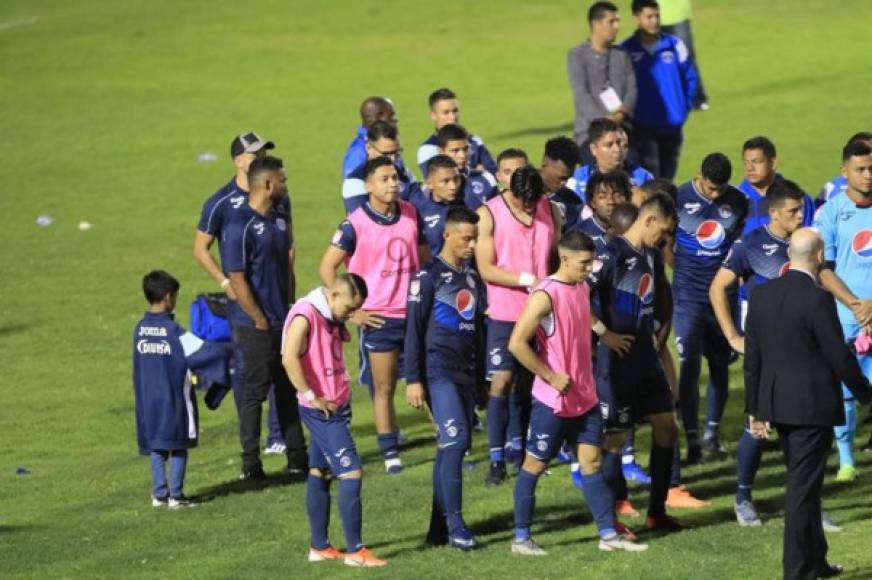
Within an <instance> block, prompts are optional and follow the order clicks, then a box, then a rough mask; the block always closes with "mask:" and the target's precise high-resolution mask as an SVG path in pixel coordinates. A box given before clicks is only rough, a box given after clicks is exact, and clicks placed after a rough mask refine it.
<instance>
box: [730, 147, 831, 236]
mask: <svg viewBox="0 0 872 580" xmlns="http://www.w3.org/2000/svg"><path fill="white" fill-rule="evenodd" d="M742 164H743V166H744V167H745V179H743V180H742V183H740V184H739V191H741V192H742V193H744V194H745V196H747V198H748V219H747V220H745V231H744V232H742V233H743V234H747V233H750V232H752V231H753V230H756V229H757V228H759V227H760V226H763V225H766V224H768V223H769V220H770V219H771V217H770V213H769V204H768V202H767V197H766V195H767V193H768V192H769V190H770V189H771V188H772V186H773V184H775V183H776V182H780V181H784V177H782V176H781V174H779V173H776V169H778V157H777V156H776V153H775V144H774V143H773V142H772V141H770V140H769V139H768V138H766V137H752V138H750V139H748V140H747V141H745V144H744V145H742ZM803 205H804V209H803V214H802V215H803V222H802V227H807V226H810V225H811V221H812V218H813V217H814V209H815V208H814V201H812V199H811V196H809V195H808V194H805V197H804V200H803Z"/></svg>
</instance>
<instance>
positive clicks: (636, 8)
mask: <svg viewBox="0 0 872 580" xmlns="http://www.w3.org/2000/svg"><path fill="white" fill-rule="evenodd" d="M646 8H653V9H654V10H660V4H658V3H657V2H656V1H655V0H633V4H632V6H631V8H630V9H631V10H632V11H633V16H636V15H638V14H639V13H640V12H642V10H644V9H646Z"/></svg>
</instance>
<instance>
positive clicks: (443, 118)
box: [418, 88, 497, 177]
mask: <svg viewBox="0 0 872 580" xmlns="http://www.w3.org/2000/svg"><path fill="white" fill-rule="evenodd" d="M427 102H428V103H429V105H430V119H432V120H433V123H434V125H435V127H436V129H435V131H434V132H433V134H432V135H430V136H429V137H428V138H427V140H426V141H424V142H423V143H422V144H421V146H420V147H418V167H420V168H421V174H422V175H424V177H426V176H427V161H429V160H430V158H431V157H433V156H434V155H436V153H437V147H438V144H437V139H436V133H437V132H438V131H439V129H441V128H442V127H444V126H445V125H458V124H460V101H459V100H458V99H457V95H456V94H454V91H452V90H451V89H446V88H442V89H436V90H435V91H433V92H432V93H430V97H429V98H428V99H427ZM467 169H475V170H477V171H488V172H490V173H496V170H497V164H496V163H495V162H494V160H493V157H491V154H490V151H488V150H487V147H486V146H485V144H484V141H482V139H481V137H479V136H478V135H475V134H471V135H470V136H469V157H468V159H467V166H466V167H461V168H460V170H461V173H465V172H466V170H467Z"/></svg>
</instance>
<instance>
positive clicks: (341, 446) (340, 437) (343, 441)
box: [300, 404, 361, 477]
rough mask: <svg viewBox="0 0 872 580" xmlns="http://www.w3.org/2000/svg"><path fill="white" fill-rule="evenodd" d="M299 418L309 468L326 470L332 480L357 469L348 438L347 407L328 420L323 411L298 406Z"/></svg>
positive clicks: (354, 451) (351, 441) (355, 455)
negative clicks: (306, 437) (306, 435)
mask: <svg viewBox="0 0 872 580" xmlns="http://www.w3.org/2000/svg"><path fill="white" fill-rule="evenodd" d="M300 419H302V420H303V424H304V425H306V428H307V429H308V430H309V467H310V468H312V469H320V470H322V471H326V470H329V471H330V472H331V473H332V474H333V475H335V476H336V477H339V476H341V475H343V474H345V473H348V472H349V471H355V470H358V469H360V467H361V464H360V457H359V456H358V455H357V447H356V446H355V444H354V439H353V438H352V437H351V405H350V404H346V405H344V406H343V407H340V408H339V409H337V410H336V412H335V413H333V414H332V415H331V416H330V417H329V418H327V417H326V416H325V415H324V412H323V411H320V410H318V409H310V408H308V407H304V406H302V405H300Z"/></svg>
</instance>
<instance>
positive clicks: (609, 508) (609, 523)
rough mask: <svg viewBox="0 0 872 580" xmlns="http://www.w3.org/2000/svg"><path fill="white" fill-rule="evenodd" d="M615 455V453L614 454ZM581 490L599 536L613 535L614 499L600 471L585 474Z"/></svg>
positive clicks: (607, 536)
mask: <svg viewBox="0 0 872 580" xmlns="http://www.w3.org/2000/svg"><path fill="white" fill-rule="evenodd" d="M614 455H616V454H614ZM581 491H582V492H583V493H584V501H585V502H587V507H588V508H589V509H590V513H591V514H593V519H594V521H595V522H596V527H597V530H598V531H599V535H600V537H601V538H609V537H611V536H613V535H615V499H614V496H612V492H611V490H610V489H609V486H608V485H607V484H606V480H605V478H604V477H603V474H602V472H599V471H598V472H596V473H591V474H590V475H588V474H585V475H584V479H583V480H582V486H581Z"/></svg>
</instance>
